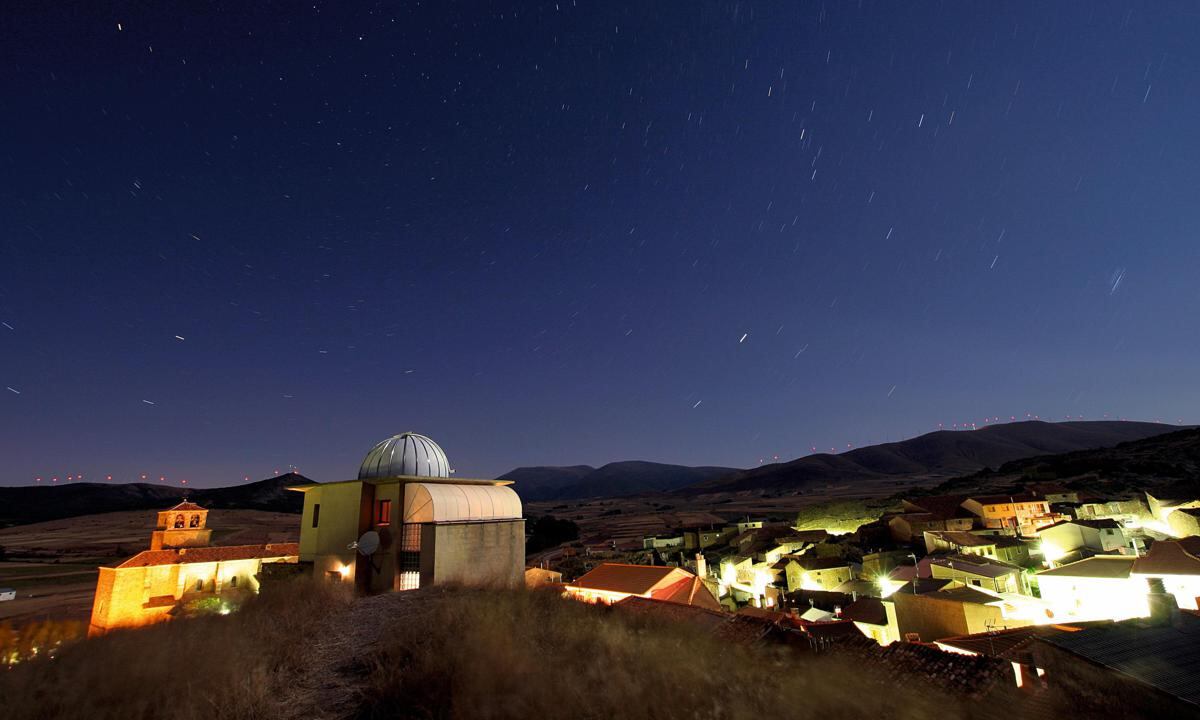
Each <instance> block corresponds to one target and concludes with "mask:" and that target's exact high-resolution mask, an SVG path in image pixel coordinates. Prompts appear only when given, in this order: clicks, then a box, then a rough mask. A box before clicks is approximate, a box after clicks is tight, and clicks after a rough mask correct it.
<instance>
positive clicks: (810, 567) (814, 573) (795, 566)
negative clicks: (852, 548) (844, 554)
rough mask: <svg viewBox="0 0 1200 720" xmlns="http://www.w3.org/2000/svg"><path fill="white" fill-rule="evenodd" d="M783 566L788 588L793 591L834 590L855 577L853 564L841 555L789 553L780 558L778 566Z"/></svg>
mask: <svg viewBox="0 0 1200 720" xmlns="http://www.w3.org/2000/svg"><path fill="white" fill-rule="evenodd" d="M779 565H782V566H783V571H784V574H785V576H786V578H787V589H788V591H789V592H793V591H796V590H800V589H802V588H803V589H805V590H833V589H834V588H836V587H838V586H839V585H841V584H842V583H845V582H847V581H849V580H852V579H854V575H855V574H854V567H853V565H852V564H851V563H850V562H849V561H848V560H846V559H845V558H841V557H836V556H835V557H820V556H818V555H816V554H815V553H808V554H805V555H788V556H786V557H783V558H781V559H780V560H779V563H777V564H776V567H778V566H779Z"/></svg>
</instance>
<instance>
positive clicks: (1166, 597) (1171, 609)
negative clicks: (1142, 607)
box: [1146, 578, 1179, 626]
mask: <svg viewBox="0 0 1200 720" xmlns="http://www.w3.org/2000/svg"><path fill="white" fill-rule="evenodd" d="M1147 581H1148V582H1149V584H1150V592H1149V594H1147V596H1146V601H1147V602H1146V604H1147V605H1149V606H1150V624H1151V625H1154V626H1167V625H1176V626H1177V625H1179V605H1178V604H1177V603H1176V602H1175V596H1174V595H1172V594H1171V593H1169V592H1167V591H1166V586H1164V585H1163V581H1162V578H1147Z"/></svg>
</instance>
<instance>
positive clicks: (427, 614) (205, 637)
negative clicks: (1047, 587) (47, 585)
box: [0, 583, 1126, 720]
mask: <svg viewBox="0 0 1200 720" xmlns="http://www.w3.org/2000/svg"><path fill="white" fill-rule="evenodd" d="M337 590H338V588H336V587H335V586H331V585H329V584H321V585H309V584H305V583H297V584H294V585H292V586H283V587H275V588H271V587H265V588H264V593H263V595H261V596H260V597H258V598H255V599H254V600H252V601H251V602H250V603H249V604H248V605H247V606H246V607H245V608H244V609H243V610H242V611H240V612H237V613H233V614H231V615H226V616H221V615H206V616H200V617H195V618H187V619H177V620H173V621H171V622H169V623H164V624H161V625H158V626H153V627H149V628H145V629H140V630H134V631H126V632H115V633H112V634H111V635H108V636H104V637H100V638H94V639H89V640H84V641H82V642H77V643H75V644H73V645H68V646H66V647H65V648H63V649H62V650H61V651H60V652H59V653H58V654H57V656H56V657H55V658H54V659H53V660H45V659H34V660H32V661H28V662H22V663H20V664H18V665H16V666H15V667H12V668H11V669H6V670H4V671H3V672H0V697H4V698H5V700H6V705H5V717H6V718H9V719H11V720H18V719H24V718H57V719H59V720H72V719H74V718H79V719H83V718H87V719H88V720H96V719H97V718H148V717H160V716H163V715H164V713H163V708H170V713H169V715H170V717H172V718H175V719H176V720H193V719H195V720H200V719H201V718H203V719H204V720H210V719H211V718H268V719H280V720H283V719H288V718H296V719H299V718H305V719H306V720H307V719H312V718H318V719H328V720H334V719H340V718H363V719H366V718H445V719H447V720H458V719H467V718H491V719H492V720H507V719H509V718H512V719H514V720H516V719H518V718H520V719H525V718H546V719H547V720H557V719H559V718H573V719H575V718H592V719H600V718H613V717H620V718H656V719H657V720H674V719H676V718H678V719H679V720H683V719H685V718H721V719H727V720H751V719H752V718H764V717H766V718H789V717H811V718H860V717H861V718H868V717H883V716H886V717H888V718H894V719H895V720H906V719H908V718H927V717H932V716H935V715H939V714H940V715H945V716H948V717H964V718H968V717H980V716H981V715H980V714H977V713H973V712H972V708H973V707H976V706H987V705H989V704H993V703H1004V705H1005V707H1006V711H1007V712H1009V713H1011V714H1012V715H1013V716H1020V715H1021V714H1022V711H1023V710H1025V707H1024V705H1025V703H1026V701H1027V699H1026V697H1025V696H1024V695H1022V694H1020V693H1016V692H1015V689H1013V690H1008V689H1007V688H1008V686H1007V685H1006V684H1005V683H1006V682H1008V681H1007V678H1008V677H1011V670H1010V669H1009V667H1008V665H1007V663H1003V662H997V661H994V660H989V659H979V658H967V657H965V656H949V655H945V654H943V653H940V652H938V651H937V650H931V649H929V648H923V647H922V648H915V649H914V648H912V647H908V648H905V647H900V648H899V651H898V652H897V651H896V650H892V651H887V650H883V649H879V648H876V647H874V646H873V645H871V644H870V643H868V642H866V641H865V640H863V641H861V642H859V643H857V644H855V643H848V647H847V649H846V650H844V651H840V650H838V651H833V650H827V651H822V652H819V653H818V652H814V651H813V650H812V649H811V647H810V645H809V644H808V643H807V642H803V643H802V644H791V645H789V644H786V643H784V642H778V643H774V644H770V643H766V642H759V641H758V639H759V638H761V637H763V636H765V635H766V634H767V633H768V632H769V630H768V626H767V625H766V624H764V623H763V622H761V621H755V620H754V619H753V618H748V617H743V618H740V619H733V620H729V619H728V618H725V619H726V620H729V622H728V623H722V622H721V620H722V617H721V616H720V615H719V614H716V613H710V612H708V611H701V615H700V616H695V614H694V613H684V614H683V615H682V616H680V617H679V618H676V619H670V618H668V617H663V616H662V615H661V614H645V615H643V614H638V613H633V612H623V611H621V610H617V609H609V608H606V607H601V606H592V605H586V604H582V603H574V602H571V601H567V600H563V599H561V598H559V597H558V596H557V595H556V594H554V593H530V592H523V591H518V592H505V591H494V592H488V591H476V590H461V589H453V588H449V589H447V588H424V589H421V590H417V591H412V592H405V593H387V594H383V595H376V596H373V597H367V598H361V599H357V600H353V599H351V598H350V597H349V596H348V595H347V594H345V593H341V592H337ZM671 617H674V616H671ZM718 630H720V631H718ZM776 635H777V633H776ZM180 658H186V659H187V661H186V663H183V664H181V662H180ZM985 694H986V695H985ZM1037 699H1038V701H1039V702H1038V705H1039V707H1040V706H1049V707H1051V708H1053V709H1054V710H1055V711H1056V712H1062V711H1063V709H1064V708H1063V707H1062V705H1061V704H1060V703H1061V701H1062V699H1061V698H1059V697H1057V696H1045V695H1039V696H1038V698H1037ZM1110 704H1111V705H1113V707H1112V708H1111V710H1112V712H1114V713H1116V714H1121V715H1122V716H1126V715H1124V714H1123V713H1125V711H1126V709H1125V708H1122V707H1116V704H1115V703H1110ZM798 709H800V710H799V711H798Z"/></svg>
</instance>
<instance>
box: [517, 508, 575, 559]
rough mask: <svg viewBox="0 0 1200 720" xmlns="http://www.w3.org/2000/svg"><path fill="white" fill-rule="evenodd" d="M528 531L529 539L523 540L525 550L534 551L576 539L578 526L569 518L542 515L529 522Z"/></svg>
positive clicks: (527, 551)
mask: <svg viewBox="0 0 1200 720" xmlns="http://www.w3.org/2000/svg"><path fill="white" fill-rule="evenodd" d="M529 533H530V534H529V539H528V540H526V541H525V552H526V553H535V552H539V551H541V550H546V549H547V548H552V547H555V546H557V545H561V544H563V543H565V542H570V541H572V540H578V539H579V526H578V525H576V524H575V523H574V522H572V521H570V520H560V519H558V518H556V517H554V516H553V515H543V516H541V517H539V518H536V519H534V520H533V521H532V522H530V523H529Z"/></svg>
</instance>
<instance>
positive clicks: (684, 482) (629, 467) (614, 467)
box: [499, 460, 737, 502]
mask: <svg viewBox="0 0 1200 720" xmlns="http://www.w3.org/2000/svg"><path fill="white" fill-rule="evenodd" d="M732 472H737V471H736V470H734V469H733V468H723V467H688V466H686V465H667V464H664V463H653V462H644V461H641V460H627V461H624V462H614V463H609V464H607V465H604V466H602V467H599V468H592V467H590V466H587V465H571V466H567V467H549V466H538V467H520V468H517V469H516V470H513V471H511V472H508V473H505V474H504V475H501V476H500V478H499V479H500V480H512V481H514V483H515V485H514V486H513V488H514V489H515V490H516V491H517V493H519V494H520V496H521V499H522V500H526V501H529V502H533V501H537V500H578V499H583V498H593V497H620V496H622V495H636V494H638V493H644V492H666V491H670V490H675V489H677V488H682V487H686V486H688V485H693V484H695V483H699V482H704V481H705V480H709V479H712V478H717V477H723V476H725V475H728V474H730V473H732Z"/></svg>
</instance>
